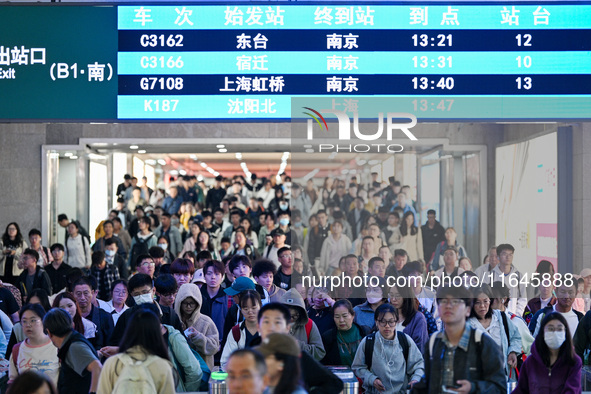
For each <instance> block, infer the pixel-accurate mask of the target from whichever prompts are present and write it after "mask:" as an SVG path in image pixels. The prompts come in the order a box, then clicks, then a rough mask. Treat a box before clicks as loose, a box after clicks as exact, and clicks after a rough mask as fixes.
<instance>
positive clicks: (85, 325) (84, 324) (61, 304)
mask: <svg viewBox="0 0 591 394" xmlns="http://www.w3.org/2000/svg"><path fill="white" fill-rule="evenodd" d="M52 307H53V308H60V309H63V310H65V311H66V312H68V314H69V315H70V317H71V318H72V325H73V328H74V330H76V331H78V332H79V333H80V334H82V335H84V337H85V338H86V339H92V338H94V337H95V336H96V324H94V323H93V322H91V321H90V320H88V319H86V318H84V317H82V312H80V307H79V306H78V304H77V303H76V299H75V298H74V295H72V293H69V292H65V293H60V294H58V295H57V297H55V299H54V300H53V304H52Z"/></svg>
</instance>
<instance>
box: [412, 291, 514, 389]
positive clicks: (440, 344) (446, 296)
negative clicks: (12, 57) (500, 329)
mask: <svg viewBox="0 0 591 394" xmlns="http://www.w3.org/2000/svg"><path fill="white" fill-rule="evenodd" d="M472 302H473V299H472V294H471V293H470V291H469V290H468V289H466V288H465V287H463V286H459V287H446V286H443V287H440V288H439V289H438V290H437V304H438V306H439V310H440V311H441V320H442V321H443V323H444V327H445V328H444V329H443V330H442V331H439V332H438V333H436V334H433V335H432V336H431V339H430V340H429V343H428V344H427V345H426V346H425V349H424V352H423V354H424V360H425V376H424V377H423V379H422V380H421V382H419V383H417V384H415V385H414V386H413V392H417V393H441V392H459V393H475V392H479V393H498V394H501V393H505V392H506V389H507V386H506V383H507V378H506V376H505V367H504V362H503V357H502V355H501V350H500V347H499V346H498V345H497V344H496V342H495V341H494V340H493V339H492V338H491V337H490V336H488V335H486V334H485V333H484V332H482V331H480V330H477V329H474V328H472V327H471V326H470V324H467V323H466V319H467V318H468V316H470V311H471V309H472Z"/></svg>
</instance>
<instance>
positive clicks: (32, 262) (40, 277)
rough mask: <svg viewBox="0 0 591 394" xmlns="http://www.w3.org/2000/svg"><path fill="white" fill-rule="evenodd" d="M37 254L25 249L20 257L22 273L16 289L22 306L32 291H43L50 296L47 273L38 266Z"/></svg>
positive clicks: (49, 280) (50, 288)
mask: <svg viewBox="0 0 591 394" xmlns="http://www.w3.org/2000/svg"><path fill="white" fill-rule="evenodd" d="M38 260H39V253H37V251H35V250H33V249H29V248H27V249H25V251H24V252H23V255H22V263H23V269H24V270H23V272H22V273H21V274H20V275H19V277H18V282H17V284H16V287H18V289H19V290H20V292H21V296H22V297H23V304H24V303H25V302H26V300H27V297H28V296H29V294H30V293H31V292H32V291H33V289H43V290H45V291H46V292H47V294H48V295H51V294H52V286H51V279H49V276H48V275H47V272H45V270H44V269H43V268H41V267H40V266H39V265H37V261H38Z"/></svg>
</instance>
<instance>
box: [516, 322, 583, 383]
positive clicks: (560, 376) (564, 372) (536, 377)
mask: <svg viewBox="0 0 591 394" xmlns="http://www.w3.org/2000/svg"><path fill="white" fill-rule="evenodd" d="M581 368H582V362H581V358H580V357H579V356H577V355H576V354H575V352H574V349H573V341H572V337H571V333H570V330H569V328H568V324H567V322H566V320H565V318H564V317H563V316H562V315H561V314H560V313H558V312H552V313H549V314H548V315H546V317H544V320H542V324H541V326H540V334H538V336H537V337H536V340H535V341H534V344H533V345H532V347H531V355H530V356H529V357H528V358H527V359H526V360H525V362H524V363H523V366H522V367H521V372H520V375H519V381H518V382H517V388H516V389H515V390H514V391H513V394H522V393H581Z"/></svg>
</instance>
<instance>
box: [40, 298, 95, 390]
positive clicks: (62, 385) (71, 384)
mask: <svg viewBox="0 0 591 394" xmlns="http://www.w3.org/2000/svg"><path fill="white" fill-rule="evenodd" d="M43 328H44V329H45V331H46V332H47V335H48V336H49V339H51V342H53V345H54V346H55V347H56V348H58V352H57V356H58V358H59V359H60V361H61V367H60V372H59V376H58V380H57V386H58V391H59V392H60V393H68V394H88V393H95V392H96V390H97V387H98V382H99V375H100V374H101V369H102V365H101V362H100V361H99V359H98V354H97V352H96V350H94V347H93V346H92V344H91V343H90V342H88V340H87V339H86V338H84V335H82V334H80V333H79V332H76V331H74V329H73V328H72V318H71V317H70V315H69V314H68V312H66V311H65V310H63V309H60V308H53V309H51V310H49V311H48V312H47V313H46V314H45V316H44V317H43Z"/></svg>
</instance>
